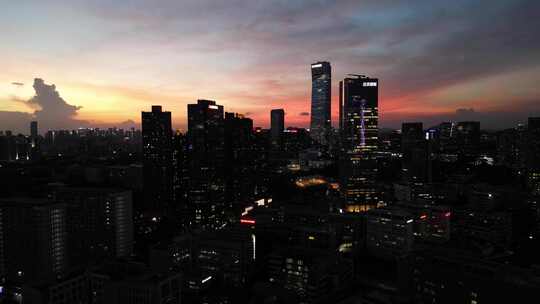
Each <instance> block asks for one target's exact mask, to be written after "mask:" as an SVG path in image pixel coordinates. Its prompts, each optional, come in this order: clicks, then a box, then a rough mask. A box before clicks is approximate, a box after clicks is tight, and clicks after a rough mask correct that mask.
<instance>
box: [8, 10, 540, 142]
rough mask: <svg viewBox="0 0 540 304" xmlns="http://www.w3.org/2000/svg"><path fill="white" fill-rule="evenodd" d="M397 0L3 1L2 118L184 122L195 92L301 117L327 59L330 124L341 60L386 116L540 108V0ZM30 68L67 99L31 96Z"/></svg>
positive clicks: (294, 119)
mask: <svg viewBox="0 0 540 304" xmlns="http://www.w3.org/2000/svg"><path fill="white" fill-rule="evenodd" d="M397 2H398V1H386V0H374V1H362V0H343V1H340V0H333V1H322V0H300V1H294V0H283V1H271V0H264V1H259V0H247V1H236V0H214V1H206V0H193V1H187V0H164V1H158V0H156V1H143V0H137V1H110V0H107V1H105V0H99V1H91V0H86V1H79V0H70V1H52V0H51V1H49V0H44V1H25V0H20V1H2V4H1V9H0V32H1V35H0V130H1V129H14V130H17V131H21V132H27V123H28V121H29V120H31V119H36V117H37V118H39V119H38V120H40V119H41V118H43V121H45V122H46V123H44V124H42V131H43V130H44V128H76V127H79V126H100V127H107V126H118V127H127V126H131V125H135V126H137V127H138V123H139V122H140V115H141V114H140V112H141V111H142V110H149V109H150V106H151V105H152V104H161V105H163V107H164V109H165V110H169V111H171V112H172V113H173V124H174V126H175V127H176V128H180V129H184V128H185V125H186V105H187V104H188V103H193V102H195V101H196V100H197V99H213V100H216V101H217V102H218V103H219V104H222V105H224V106H225V109H226V111H229V112H239V113H244V114H247V116H249V117H251V118H253V120H254V125H256V126H263V127H267V126H268V120H269V116H270V110H271V109H272V108H279V107H282V108H284V109H285V111H286V124H287V125H295V126H307V125H308V124H309V116H308V115H306V112H309V111H310V98H311V85H310V81H311V76H310V63H312V62H315V61H319V60H326V61H330V62H331V64H332V73H333V88H332V89H333V95H334V97H333V105H332V108H333V109H332V110H333V114H334V115H333V116H334V117H333V119H334V125H337V121H336V120H335V118H336V116H337V109H338V106H337V103H338V97H337V93H338V89H337V86H338V82H339V80H340V79H342V78H343V77H345V75H346V74H348V73H354V74H366V75H369V76H371V77H377V78H379V83H380V100H379V105H380V116H381V125H382V126H383V127H397V126H398V125H399V124H400V123H401V122H402V121H411V120H415V121H416V120H420V121H424V122H426V124H434V123H436V122H439V121H441V120H460V119H463V120H465V119H474V120H480V121H481V122H482V124H483V126H485V127H486V128H501V127H509V126H512V125H515V124H516V123H518V122H524V121H525V120H526V117H527V116H532V115H540V106H539V105H540V18H539V17H538V13H539V12H540V1H535V0H531V1H509V0H507V1H498V0H485V1H475V0H467V1H464V0H463V1H462V0H453V1H448V0H440V1H436V0H425V1H420V0H419V1H399V3H400V4H396V3H397ZM34 78H42V79H43V80H44V81H45V83H46V84H55V85H56V90H57V91H58V93H59V94H60V96H61V97H62V98H63V100H64V101H65V103H67V104H64V103H61V102H60V103H59V104H51V103H48V102H44V101H43V102H42V101H40V100H38V99H36V98H34V99H32V97H33V96H34V95H35V94H36V92H35V91H34V88H33V87H32V84H33V82H34ZM29 100H30V102H29ZM54 102H55V101H52V103H54ZM68 104H69V105H73V106H76V107H70V106H69V105H68ZM79 107H80V108H79ZM36 111H37V112H36Z"/></svg>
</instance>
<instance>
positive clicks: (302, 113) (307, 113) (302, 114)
mask: <svg viewBox="0 0 540 304" xmlns="http://www.w3.org/2000/svg"><path fill="white" fill-rule="evenodd" d="M298 115H300V116H309V112H300V113H299V114H298Z"/></svg>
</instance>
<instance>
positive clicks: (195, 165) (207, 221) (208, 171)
mask: <svg viewBox="0 0 540 304" xmlns="http://www.w3.org/2000/svg"><path fill="white" fill-rule="evenodd" d="M224 127H225V126H224V119H223V106H221V105H217V104H216V102H215V101H212V100H198V101H197V103H196V104H189V105H188V133H187V137H188V151H187V152H188V158H189V165H188V168H189V186H188V197H187V199H188V203H189V206H188V208H189V210H190V213H191V215H190V217H191V219H192V220H191V225H192V226H194V227H198V228H201V229H214V228H217V227H219V226H221V221H222V220H223V213H224V201H225V179H224V161H225V135H224Z"/></svg>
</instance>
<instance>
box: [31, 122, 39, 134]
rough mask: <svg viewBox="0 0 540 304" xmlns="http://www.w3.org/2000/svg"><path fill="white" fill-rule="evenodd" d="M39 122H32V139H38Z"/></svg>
mask: <svg viewBox="0 0 540 304" xmlns="http://www.w3.org/2000/svg"><path fill="white" fill-rule="evenodd" d="M38 134H39V133H38V122H37V121H31V122H30V137H32V138H35V137H38Z"/></svg>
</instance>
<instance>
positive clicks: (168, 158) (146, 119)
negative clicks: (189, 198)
mask: <svg viewBox="0 0 540 304" xmlns="http://www.w3.org/2000/svg"><path fill="white" fill-rule="evenodd" d="M142 144H143V170H144V171H143V176H144V197H145V206H144V207H143V209H144V210H145V212H149V213H150V214H152V215H165V214H167V213H169V212H170V210H169V208H170V207H171V206H170V203H171V201H172V179H173V177H172V157H173V151H172V129H171V112H163V111H162V109H161V106H152V111H151V112H142Z"/></svg>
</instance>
